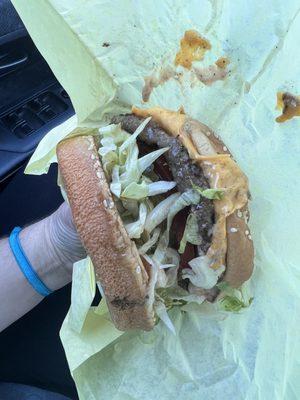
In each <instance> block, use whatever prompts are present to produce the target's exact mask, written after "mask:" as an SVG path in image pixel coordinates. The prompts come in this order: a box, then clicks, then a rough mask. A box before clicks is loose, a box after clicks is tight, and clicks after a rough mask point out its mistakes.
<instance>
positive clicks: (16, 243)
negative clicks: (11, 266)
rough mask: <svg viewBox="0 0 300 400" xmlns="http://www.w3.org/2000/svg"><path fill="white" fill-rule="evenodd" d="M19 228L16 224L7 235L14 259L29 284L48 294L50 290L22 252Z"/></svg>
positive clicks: (43, 294)
mask: <svg viewBox="0 0 300 400" xmlns="http://www.w3.org/2000/svg"><path fill="white" fill-rule="evenodd" d="M21 230H22V229H21V228H20V227H19V226H18V227H16V228H14V229H13V231H12V232H11V234H10V237H9V245H10V248H11V251H12V252H13V255H14V256H15V260H16V261H17V264H18V265H19V267H20V269H21V271H22V272H23V274H24V276H25V277H26V279H27V280H28V282H29V283H30V285H31V286H32V287H33V288H34V289H35V290H36V291H37V292H38V293H39V294H40V295H42V296H48V295H49V294H51V293H52V290H50V289H49V288H47V286H46V285H45V284H44V283H43V282H42V281H41V279H40V278H39V276H38V274H37V273H36V272H35V271H34V269H33V268H32V266H31V264H30V262H29V261H28V258H27V257H26V255H25V254H24V252H23V249H22V246H21V243H20V239H19V233H20V232H21Z"/></svg>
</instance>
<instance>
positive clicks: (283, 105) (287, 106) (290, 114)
mask: <svg viewBox="0 0 300 400" xmlns="http://www.w3.org/2000/svg"><path fill="white" fill-rule="evenodd" d="M276 108H277V109H279V110H282V114H281V115H280V116H279V117H277V118H276V122H279V123H282V122H285V121H287V120H289V119H292V118H294V117H300V98H299V97H298V96H294V95H293V94H291V93H288V92H278V93H277V107H276Z"/></svg>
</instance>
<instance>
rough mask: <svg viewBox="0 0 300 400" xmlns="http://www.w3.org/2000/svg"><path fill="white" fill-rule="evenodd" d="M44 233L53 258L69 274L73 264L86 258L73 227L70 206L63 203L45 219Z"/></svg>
mask: <svg viewBox="0 0 300 400" xmlns="http://www.w3.org/2000/svg"><path fill="white" fill-rule="evenodd" d="M46 227H47V228H46V231H47V234H48V237H49V242H50V243H51V247H52V251H53V253H54V257H56V259H57V261H56V262H57V263H58V262H60V263H61V265H63V266H64V267H65V268H67V269H68V270H69V271H70V272H71V271H72V266H73V263H74V262H76V261H78V260H81V259H83V258H85V257H86V252H85V249H84V247H83V246H82V244H81V241H80V239H79V236H78V233H77V231H76V228H75V225H74V223H73V218H72V213H71V209H70V206H69V205H68V204H67V203H66V202H64V203H63V204H62V205H61V206H60V207H59V208H58V209H57V210H56V211H55V212H54V213H53V214H51V215H50V216H49V217H48V218H46Z"/></svg>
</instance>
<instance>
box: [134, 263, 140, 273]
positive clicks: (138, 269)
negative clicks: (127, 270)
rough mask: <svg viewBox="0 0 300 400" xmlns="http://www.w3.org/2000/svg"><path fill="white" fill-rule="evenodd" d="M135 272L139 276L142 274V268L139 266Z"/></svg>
mask: <svg viewBox="0 0 300 400" xmlns="http://www.w3.org/2000/svg"><path fill="white" fill-rule="evenodd" d="M135 272H136V273H137V274H140V273H141V267H140V266H139V265H138V266H137V267H136V269H135Z"/></svg>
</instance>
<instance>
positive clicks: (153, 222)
mask: <svg viewBox="0 0 300 400" xmlns="http://www.w3.org/2000/svg"><path fill="white" fill-rule="evenodd" d="M179 197H180V193H174V194H171V195H170V196H169V197H167V198H166V199H164V200H163V201H161V202H160V203H159V204H158V205H157V206H156V207H154V209H153V210H152V211H151V212H150V213H149V214H148V216H147V220H146V224H145V230H146V231H147V232H149V233H151V232H152V231H153V229H155V228H156V227H157V226H158V225H159V224H161V223H162V222H163V221H164V220H165V219H166V218H167V216H168V214H169V210H170V207H171V206H172V204H173V203H174V202H175V201H176V200H177V199H178V198H179Z"/></svg>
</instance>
